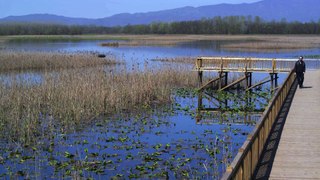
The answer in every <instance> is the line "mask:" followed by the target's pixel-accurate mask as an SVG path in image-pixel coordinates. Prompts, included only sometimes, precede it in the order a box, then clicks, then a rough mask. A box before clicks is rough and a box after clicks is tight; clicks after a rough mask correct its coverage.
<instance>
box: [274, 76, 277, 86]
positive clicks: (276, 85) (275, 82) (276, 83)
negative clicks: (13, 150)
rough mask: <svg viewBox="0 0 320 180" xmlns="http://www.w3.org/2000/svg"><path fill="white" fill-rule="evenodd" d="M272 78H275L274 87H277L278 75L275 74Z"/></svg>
mask: <svg viewBox="0 0 320 180" xmlns="http://www.w3.org/2000/svg"><path fill="white" fill-rule="evenodd" d="M274 76H275V87H278V73H275V74H274Z"/></svg>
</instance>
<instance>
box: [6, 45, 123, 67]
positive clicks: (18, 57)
mask: <svg viewBox="0 0 320 180" xmlns="http://www.w3.org/2000/svg"><path fill="white" fill-rule="evenodd" d="M0 64H1V66H0V72H4V71H27V70H38V71H48V70H56V69H69V68H83V67H92V66H101V65H113V64H119V62H117V61H116V60H112V59H110V58H108V59H106V58H105V59H103V58H99V57H98V56H97V54H96V53H94V52H78V53H73V54H71V53H51V52H16V51H5V50H4V51H0Z"/></svg>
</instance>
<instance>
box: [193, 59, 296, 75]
mask: <svg viewBox="0 0 320 180" xmlns="http://www.w3.org/2000/svg"><path fill="white" fill-rule="evenodd" d="M295 62H296V60H294V59H275V58H236V57H199V58H198V59H197V61H196V67H195V69H196V70H198V71H220V72H228V71H236V72H243V71H252V72H254V71H258V72H261V71H262V72H270V73H278V72H290V70H291V67H293V65H294V63H295Z"/></svg>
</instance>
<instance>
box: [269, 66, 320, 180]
mask: <svg viewBox="0 0 320 180" xmlns="http://www.w3.org/2000/svg"><path fill="white" fill-rule="evenodd" d="M304 85H305V86H306V87H307V88H302V89H297V92H296V94H295V97H294V99H293V102H292V105H291V108H290V110H289V114H288V117H287V120H286V124H285V126H284V129H283V132H282V136H281V139H280V143H279V147H278V150H277V153H276V157H275V159H274V163H273V167H272V170H271V174H270V179H275V180H276V179H320V71H319V70H318V71H309V72H307V73H306V74H305V83H304Z"/></svg>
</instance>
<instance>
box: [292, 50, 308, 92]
mask: <svg viewBox="0 0 320 180" xmlns="http://www.w3.org/2000/svg"><path fill="white" fill-rule="evenodd" d="M294 70H295V72H296V75H297V79H298V84H299V88H302V87H303V81H304V73H305V72H306V64H305V63H304V61H303V56H300V57H299V60H298V61H297V62H296V64H295V66H294Z"/></svg>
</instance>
